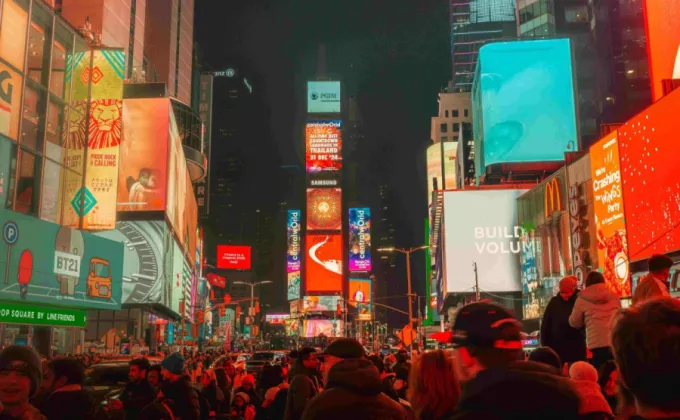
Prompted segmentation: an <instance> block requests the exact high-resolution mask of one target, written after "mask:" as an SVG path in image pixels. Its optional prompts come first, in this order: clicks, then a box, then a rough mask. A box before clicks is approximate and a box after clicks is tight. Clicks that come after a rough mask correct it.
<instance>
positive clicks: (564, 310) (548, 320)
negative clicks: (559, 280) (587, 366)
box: [541, 292, 586, 364]
mask: <svg viewBox="0 0 680 420" xmlns="http://www.w3.org/2000/svg"><path fill="white" fill-rule="evenodd" d="M577 297H578V292H577V293H574V294H573V295H572V296H571V297H570V298H569V300H566V301H565V300H564V299H562V296H560V295H559V294H558V295H557V296H555V297H553V298H552V299H550V302H549V303H548V306H546V308H545V312H544V314H543V322H542V323H541V344H542V345H544V346H546V347H550V348H551V349H553V350H555V352H557V354H559V355H560V359H561V360H562V363H569V364H571V363H574V362H578V361H579V360H586V336H585V331H584V330H583V328H580V329H576V328H572V327H571V326H570V325H569V315H571V312H572V310H573V309H574V304H575V303H576V298H577Z"/></svg>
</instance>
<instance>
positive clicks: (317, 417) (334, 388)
mask: <svg viewBox="0 0 680 420" xmlns="http://www.w3.org/2000/svg"><path fill="white" fill-rule="evenodd" d="M322 419H323V420H348V419H350V420H361V419H381V420H406V419H407V415H406V410H405V409H404V407H402V406H401V405H400V404H399V403H398V402H396V401H394V400H392V399H391V398H390V397H388V396H387V395H385V394H383V393H382V381H381V380H380V374H379V373H378V369H376V367H375V366H374V365H373V363H371V362H370V361H369V360H365V359H346V360H343V361H341V362H339V363H337V364H336V365H334V366H333V367H332V368H331V370H330V372H328V383H327V384H326V389H325V390H323V391H322V392H321V393H320V394H319V395H317V396H316V397H314V398H313V399H312V400H311V401H310V402H309V404H308V405H307V408H306V409H305V411H304V413H303V415H302V420H322Z"/></svg>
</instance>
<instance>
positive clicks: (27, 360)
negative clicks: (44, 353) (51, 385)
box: [0, 345, 42, 396]
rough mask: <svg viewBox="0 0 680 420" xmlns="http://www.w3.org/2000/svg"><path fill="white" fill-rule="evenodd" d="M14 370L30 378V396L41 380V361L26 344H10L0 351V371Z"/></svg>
mask: <svg viewBox="0 0 680 420" xmlns="http://www.w3.org/2000/svg"><path fill="white" fill-rule="evenodd" d="M7 370H14V371H17V372H21V373H23V374H25V375H27V376H28V377H29V378H30V379H31V396H33V395H35V392H36V391H37V390H38V386H40V381H42V363H41V362H40V356H38V353H36V352H35V350H33V349H32V348H30V347H28V346H19V345H12V346H9V347H7V348H5V349H4V350H3V351H1V352H0V372H1V371H7Z"/></svg>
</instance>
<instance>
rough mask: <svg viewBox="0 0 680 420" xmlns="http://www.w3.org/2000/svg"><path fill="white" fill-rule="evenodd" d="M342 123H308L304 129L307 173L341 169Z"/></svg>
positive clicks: (328, 121) (339, 121) (332, 121)
mask: <svg viewBox="0 0 680 420" xmlns="http://www.w3.org/2000/svg"><path fill="white" fill-rule="evenodd" d="M341 130H342V121H341V120H321V121H308V122H307V126H306V129H305V140H306V167H307V173H309V174H318V173H326V172H338V171H340V169H342V132H341Z"/></svg>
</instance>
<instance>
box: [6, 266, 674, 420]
mask: <svg viewBox="0 0 680 420" xmlns="http://www.w3.org/2000/svg"><path fill="white" fill-rule="evenodd" d="M669 268H670V265H669V264H668V260H667V259H666V258H665V257H658V256H657V257H653V258H652V260H651V261H650V270H651V273H650V275H649V276H648V277H647V278H646V279H643V280H642V283H641V285H644V287H643V289H642V291H643V292H641V293H642V295H640V296H638V295H637V292H636V296H634V299H633V301H634V304H633V305H632V306H631V307H630V308H627V309H623V310H622V309H621V308H620V303H619V301H618V299H615V298H613V297H612V296H611V295H610V294H609V292H608V291H607V289H606V287H604V281H603V278H602V275H601V274H599V273H590V274H589V275H588V276H587V278H586V280H585V286H586V287H585V289H584V290H583V291H581V292H579V291H578V290H577V287H576V279H574V278H569V277H568V278H565V279H563V281H562V282H560V293H559V294H558V295H557V296H555V297H554V298H553V300H552V301H551V302H550V304H549V305H548V308H547V310H546V313H545V319H544V320H543V325H542V334H543V335H542V344H543V347H540V348H538V349H536V350H534V351H532V352H531V353H529V354H528V355H527V353H525V351H524V349H523V345H522V331H521V324H520V322H519V320H518V319H517V318H516V317H515V316H514V315H513V314H512V313H511V312H509V311H508V310H506V309H505V308H503V307H502V306H499V305H497V304H494V303H491V302H476V303H471V304H468V305H466V306H464V307H462V308H460V309H459V311H458V313H457V315H456V317H455V320H454V321H453V325H452V331H451V345H452V347H453V349H452V350H451V349H450V350H435V351H429V352H425V353H422V354H420V355H417V356H414V357H413V358H410V357H409V353H408V352H407V351H406V350H400V351H399V352H397V353H396V354H394V355H392V354H390V355H388V356H386V357H382V356H381V355H379V354H366V351H365V349H364V348H363V346H362V345H361V344H360V343H359V342H358V341H356V340H354V339H350V338H340V339H336V340H334V341H333V342H331V343H330V344H329V345H328V346H327V347H326V348H325V350H324V351H323V352H320V351H316V350H315V349H314V348H302V349H299V350H297V351H293V352H291V353H290V357H288V358H285V359H284V360H282V361H281V363H279V364H273V365H265V366H264V368H263V369H262V371H261V372H260V373H259V375H258V376H257V379H255V378H254V377H253V376H252V375H250V374H248V373H247V372H244V371H243V370H242V369H236V368H235V366H234V364H233V361H232V359H231V357H221V358H217V356H218V355H217V354H210V353H208V354H198V355H196V356H192V357H187V358H185V357H184V356H182V355H181V354H179V353H173V354H170V355H168V356H167V357H165V358H164V359H163V361H162V362H161V363H160V365H157V366H152V365H151V364H150V362H149V360H147V359H146V358H143V357H142V358H135V359H133V360H131V361H130V363H129V382H128V383H127V385H126V386H125V387H124V388H123V389H122V390H121V392H120V393H119V395H117V396H116V397H114V398H109V399H108V400H107V401H106V404H105V405H104V407H105V409H103V410H97V407H95V406H94V404H93V402H92V398H91V395H89V393H88V390H87V389H86V387H83V368H84V363H83V360H82V359H76V358H58V359H54V360H50V361H43V362H41V360H40V358H39V357H38V355H37V354H36V353H35V351H34V350H33V349H31V348H30V347H27V346H19V345H14V346H9V347H7V348H5V349H4V350H3V351H2V352H0V420H15V419H23V420H31V419H33V420H43V419H46V420H60V419H69V420H72V419H85V420H88V419H98V418H124V419H132V420H135V419H144V420H161V419H162V420H165V419H167V420H177V419H179V420H206V419H220V418H222V419H230V420H317V419H318V420H335V419H337V420H341V419H342V420H363V419H385V420H416V419H417V420H476V419H480V420H487V419H488V420H495V419H523V420H531V419H564V420H567V419H579V420H590V419H593V420H595V419H598V420H599V419H603V420H604V419H615V418H616V419H624V420H627V419H631V420H632V419H638V420H653V419H662V418H663V419H672V418H675V419H680V398H679V397H678V396H677V395H676V390H678V389H680V302H679V301H678V300H675V299H672V298H671V297H669V296H668V292H667V290H664V288H665V286H664V282H665V280H664V275H665V276H666V277H665V279H667V278H668V270H669ZM638 290H640V289H638ZM227 356H228V355H227Z"/></svg>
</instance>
